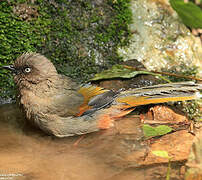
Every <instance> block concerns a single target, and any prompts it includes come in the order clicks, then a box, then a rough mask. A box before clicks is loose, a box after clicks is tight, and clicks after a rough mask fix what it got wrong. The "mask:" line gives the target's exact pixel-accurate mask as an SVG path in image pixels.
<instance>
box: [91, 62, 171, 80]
mask: <svg viewBox="0 0 202 180" xmlns="http://www.w3.org/2000/svg"><path fill="white" fill-rule="evenodd" d="M139 74H149V75H154V76H159V77H160V78H162V79H164V80H166V79H165V78H164V77H162V76H160V75H159V74H155V73H152V72H148V71H135V70H134V69H133V68H132V67H131V68H130V66H128V67H126V66H124V65H119V64H117V65H114V66H112V68H111V69H108V70H105V71H102V72H101V73H98V74H96V75H95V77H94V78H92V79H91V80H90V81H97V80H102V79H113V78H132V77H135V76H136V75H139ZM166 81H167V80H166Z"/></svg>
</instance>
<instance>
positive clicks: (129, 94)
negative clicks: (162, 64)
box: [99, 82, 202, 129]
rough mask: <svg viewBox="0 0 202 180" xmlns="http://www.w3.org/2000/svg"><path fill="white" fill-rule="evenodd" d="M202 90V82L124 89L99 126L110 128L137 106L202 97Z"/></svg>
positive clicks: (101, 117) (101, 118)
mask: <svg viewBox="0 0 202 180" xmlns="http://www.w3.org/2000/svg"><path fill="white" fill-rule="evenodd" d="M200 90H202V84H195V83H194V82H180V83H169V84H159V85H155V86H148V87H142V88H136V89H131V90H127V91H122V92H120V94H119V95H118V96H117V97H116V98H115V100H114V103H113V104H112V106H111V107H110V108H107V109H106V110H105V111H106V112H105V114H104V117H103V116H102V115H100V121H99V122H100V125H99V128H101V129H106V128H108V127H109V125H110V124H113V121H114V120H115V119H117V118H120V117H122V116H125V115H126V114H128V113H130V112H131V111H133V110H134V109H135V107H136V106H140V105H147V104H157V103H165V102H170V101H186V100H192V99H199V98H201V97H202V95H201V94H200Z"/></svg>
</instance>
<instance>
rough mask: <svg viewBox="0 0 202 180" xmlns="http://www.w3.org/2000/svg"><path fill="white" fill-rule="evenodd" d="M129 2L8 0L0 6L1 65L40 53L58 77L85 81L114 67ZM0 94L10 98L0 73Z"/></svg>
mask: <svg viewBox="0 0 202 180" xmlns="http://www.w3.org/2000/svg"><path fill="white" fill-rule="evenodd" d="M129 6H130V2H129V0H106V1H104V0H93V1H92V0H76V1H65V0H55V1H48V0H36V1H25V0H17V1H14V0H10V1H2V2H0V9H1V11H0V40H1V43H0V59H1V62H0V66H1V65H5V64H11V63H13V61H14V60H15V59H16V58H17V57H18V56H19V55H21V54H22V53H23V52H26V51H35V52H39V53H42V54H44V55H45V56H46V57H48V58H49V59H51V61H52V62H53V63H54V64H55V65H56V67H57V69H58V71H59V72H60V73H63V74H66V75H68V76H70V77H72V78H74V79H76V80H78V81H81V82H84V81H86V80H87V79H89V78H90V77H92V76H93V75H94V74H95V73H97V72H99V71H101V70H103V69H106V68H108V67H110V66H112V65H114V64H117V63H119V62H120V61H121V60H122V59H121V57H119V56H118V54H117V48H118V47H121V46H125V45H127V44H128V42H129V38H130V31H129V29H128V24H129V23H130V22H131V11H130V8H129ZM0 89H1V93H0V95H1V96H2V97H11V96H13V95H14V90H13V89H14V84H13V81H12V77H11V75H8V74H6V71H5V70H2V69H1V70H0Z"/></svg>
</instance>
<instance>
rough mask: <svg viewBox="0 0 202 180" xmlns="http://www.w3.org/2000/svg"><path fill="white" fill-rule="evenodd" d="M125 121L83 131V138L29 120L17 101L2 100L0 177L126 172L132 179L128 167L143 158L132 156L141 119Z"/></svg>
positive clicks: (92, 176)
mask: <svg viewBox="0 0 202 180" xmlns="http://www.w3.org/2000/svg"><path fill="white" fill-rule="evenodd" d="M120 121H122V120H120ZM120 121H117V122H116V124H115V127H114V128H112V129H110V130H107V131H100V132H97V133H92V134H88V135H84V136H83V137H82V139H80V142H78V140H79V138H80V137H78V136H77V137H70V138H62V139H59V138H56V137H53V136H48V135H46V134H44V133H43V132H41V131H40V130H38V129H35V128H34V127H32V126H29V125H28V124H26V123H25V122H26V121H25V118H24V117H23V115H22V113H21V112H20V111H19V109H18V108H17V106H16V105H13V104H7V105H3V106H0V142H1V143H0V177H3V176H4V177H5V176H6V175H7V178H8V177H9V178H11V179H14V180H15V179H16V180H18V179H19V180H32V179H42V180H43V179H49V180H52V179H53V180H56V179H57V180H81V179H82V180H96V179H102V180H104V179H106V180H113V179H114V180H115V179H117V177H119V174H121V176H120V178H121V179H123V180H124V179H128V178H127V176H126V178H123V171H124V169H127V168H128V167H131V166H133V167H135V166H136V164H137V166H138V159H137V161H134V160H132V161H131V160H130V159H128V158H127V157H129V155H130V154H131V152H134V151H140V150H141V148H142V146H141V145H140V144H139V140H138V139H140V138H141V135H142V134H141V131H139V125H140V122H139V121H138V120H137V119H136V121H135V120H134V118H133V120H131V119H128V121H122V123H119V122H120ZM75 142H78V145H76V146H75ZM11 173H12V174H11ZM9 174H10V175H9ZM133 176H134V177H135V175H134V174H133ZM131 177H132V176H131Z"/></svg>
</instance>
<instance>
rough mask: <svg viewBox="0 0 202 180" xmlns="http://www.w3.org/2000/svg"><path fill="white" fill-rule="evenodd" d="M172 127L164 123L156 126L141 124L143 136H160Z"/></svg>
mask: <svg viewBox="0 0 202 180" xmlns="http://www.w3.org/2000/svg"><path fill="white" fill-rule="evenodd" d="M172 130H173V129H172V128H171V127H169V126H166V125H159V126H157V127H152V126H150V125H148V124H145V125H144V126H143V132H144V136H145V137H155V136H162V135H164V134H167V133H169V132H171V131H172Z"/></svg>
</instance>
